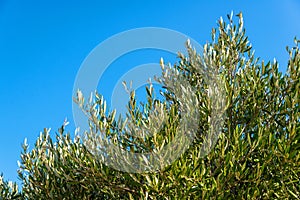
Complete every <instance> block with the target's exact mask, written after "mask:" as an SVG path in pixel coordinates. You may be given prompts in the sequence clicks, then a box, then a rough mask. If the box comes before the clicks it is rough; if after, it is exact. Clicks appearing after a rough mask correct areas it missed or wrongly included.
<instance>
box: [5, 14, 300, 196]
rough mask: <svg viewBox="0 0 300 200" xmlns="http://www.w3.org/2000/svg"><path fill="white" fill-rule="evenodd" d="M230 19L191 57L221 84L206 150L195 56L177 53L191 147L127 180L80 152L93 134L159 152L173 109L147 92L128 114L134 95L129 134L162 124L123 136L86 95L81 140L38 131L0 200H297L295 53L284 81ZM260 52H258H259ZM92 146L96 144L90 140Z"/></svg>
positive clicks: (295, 50)
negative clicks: (192, 108)
mask: <svg viewBox="0 0 300 200" xmlns="http://www.w3.org/2000/svg"><path fill="white" fill-rule="evenodd" d="M236 19H237V22H235V21H234V19H233V17H232V16H228V20H226V21H223V19H222V18H221V19H220V20H219V23H218V28H216V29H212V41H211V42H210V43H207V44H205V45H204V52H200V53H201V56H202V57H203V58H204V60H205V62H207V63H209V65H208V66H209V67H211V68H213V69H214V70H217V71H218V74H219V79H220V80H221V81H222V83H223V84H224V88H225V94H226V110H225V111H224V124H223V127H222V129H221V134H220V136H219V138H218V141H217V143H216V145H215V147H214V148H213V149H212V150H211V151H210V152H209V153H208V154H207V155H206V156H204V157H202V156H201V145H202V144H203V142H204V140H205V136H206V133H207V132H208V131H209V127H210V126H211V124H210V120H209V119H210V118H211V115H212V112H211V109H212V106H214V105H212V103H211V102H210V98H209V95H208V90H207V87H208V86H207V84H206V83H205V81H204V79H203V74H201V73H199V72H198V71H197V70H196V69H197V65H199V63H198V62H199V54H197V53H196V52H195V50H193V48H192V47H191V46H190V45H189V44H187V49H188V55H187V56H185V55H183V54H181V53H180V54H179V55H178V57H179V61H178V63H175V64H174V65H173V66H172V68H173V69H175V70H176V71H177V72H179V73H180V74H181V75H182V76H184V77H185V78H186V80H188V81H189V83H190V84H191V85H192V86H193V87H194V88H196V92H195V95H196V96H197V98H198V101H199V105H197V106H198V108H197V109H198V110H199V113H201V118H200V120H199V122H198V123H199V124H198V126H199V127H198V132H197V134H196V137H195V138H194V140H193V143H192V145H191V146H190V147H189V148H188V149H187V150H186V151H185V153H183V154H182V155H181V156H180V157H179V158H178V159H176V160H175V161H174V162H173V163H171V164H169V165H167V166H166V167H165V168H163V169H161V170H159V171H155V172H144V173H128V172H123V171H118V170H115V169H113V168H110V167H109V166H106V165H105V164H104V163H103V162H101V158H99V157H97V155H95V153H93V152H92V151H91V148H89V145H92V144H94V142H95V141H96V139H95V137H91V135H92V136H93V135H94V136H95V134H96V131H95V130H99V129H101V130H102V131H104V132H105V133H106V135H107V137H108V138H109V139H110V140H111V141H113V142H114V143H116V144H119V145H120V146H122V148H123V149H125V150H128V151H131V152H149V151H155V150H157V149H161V148H162V147H163V146H164V145H167V144H168V143H170V141H172V140H173V139H174V137H175V136H176V130H177V129H176V127H177V126H178V123H179V120H180V110H179V103H180V102H178V101H176V99H174V96H172V94H171V92H170V91H168V90H167V89H166V90H165V91H162V93H163V95H164V96H165V99H164V101H163V100H159V99H156V98H155V94H154V91H153V88H152V87H151V86H149V87H148V88H147V91H148V97H147V99H148V101H147V102H146V103H145V104H144V105H143V106H142V107H141V106H139V105H137V102H136V99H135V95H134V92H131V99H130V102H129V103H128V108H129V112H128V115H127V117H128V118H132V119H134V120H132V121H134V123H135V124H134V125H135V126H137V127H139V126H142V124H146V125H147V124H149V123H150V120H147V113H148V111H149V110H151V109H153V108H154V106H160V108H161V110H162V111H163V112H164V113H166V116H167V118H168V120H167V121H166V123H165V124H164V125H163V128H162V129H160V130H159V131H158V132H157V133H156V134H155V135H154V136H151V137H150V136H145V137H144V138H140V137H136V138H135V137H133V136H132V135H129V134H127V133H126V131H124V129H122V128H124V127H122V124H124V123H125V122H124V121H122V120H120V119H116V118H115V113H114V112H108V111H106V110H105V107H106V106H105V102H104V100H103V99H102V98H101V96H100V95H98V94H96V95H95V97H94V99H93V101H92V102H88V103H86V102H85V101H84V99H83V97H80V98H79V97H78V96H77V97H76V98H75V101H76V102H77V103H78V105H79V106H80V107H81V108H82V110H83V111H84V112H85V113H86V114H87V116H89V118H90V130H88V131H87V133H86V137H84V138H83V137H79V136H76V137H75V138H71V134H69V133H66V131H65V125H63V126H62V127H61V128H60V129H59V131H58V133H57V136H56V138H51V137H50V134H49V130H47V129H45V130H44V131H43V132H42V133H41V134H40V136H39V138H38V139H37V141H36V143H35V146H34V147H33V148H32V149H31V150H29V148H28V145H27V144H26V143H24V145H23V152H22V154H21V163H20V169H19V171H18V173H19V177H20V179H21V181H22V185H21V188H19V189H18V188H17V185H16V184H13V183H9V182H6V181H5V180H3V177H2V176H1V179H0V196H1V197H2V198H3V199H14V198H16V199H210V198H213V199H232V198H236V197H238V198H239V199H297V198H300V167H299V166H300V154H299V150H300V144H299V140H300V106H299V103H300V52H299V43H300V41H298V40H297V39H296V38H295V46H294V47H292V48H287V52H288V54H289V60H288V63H287V69H286V73H285V74H283V73H282V72H280V71H279V69H278V62H277V61H276V60H274V61H271V62H265V61H261V60H260V59H258V58H256V56H255V55H254V51H253V50H252V46H251V44H250V43H249V41H248V38H247V36H246V34H245V29H244V27H243V18H242V16H241V15H239V16H238V17H237V18H236ZM266 48H268V47H266ZM96 142H97V141H96Z"/></svg>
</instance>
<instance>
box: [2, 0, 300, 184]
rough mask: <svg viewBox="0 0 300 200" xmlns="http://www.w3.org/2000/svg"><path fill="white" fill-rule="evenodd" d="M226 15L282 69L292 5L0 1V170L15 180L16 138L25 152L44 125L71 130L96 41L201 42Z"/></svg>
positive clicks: (293, 18)
mask: <svg viewBox="0 0 300 200" xmlns="http://www.w3.org/2000/svg"><path fill="white" fill-rule="evenodd" d="M232 10H233V11H234V12H235V13H238V12H239V11H242V12H243V15H244V21H245V27H246V30H247V34H248V36H249V39H250V41H251V43H252V44H253V48H254V49H255V50H256V55H257V56H260V57H261V58H262V59H265V60H273V58H274V57H275V58H277V60H278V61H279V63H280V66H281V70H282V71H284V70H285V66H286V63H287V58H288V56H287V53H286V50H285V47H286V45H292V44H293V38H294V36H298V38H300V23H299V19H300V2H299V1H297V0H272V1H261V0H251V1H250V0H248V1H241V0H231V1H224V0H223V1H221V0H219V1H217V0H210V1H196V0H193V1H192V0H187V1H171V0H170V1H157V0H154V1H141V0H140V1H114V0H112V1H99V0H98V1H86V2H85V3H83V1H56V0H53V1H32V0H27V1H21V0H19V1H16V0H0V127H1V129H0V136H1V140H0V172H3V173H4V175H5V177H6V178H7V179H10V180H17V172H16V170H17V168H18V167H17V160H19V159H20V158H19V156H20V152H21V143H22V142H23V141H24V138H28V143H29V144H30V145H31V146H33V144H34V142H35V139H36V138H37V136H38V135H39V132H40V131H41V130H43V128H44V127H51V128H52V134H53V135H54V134H55V131H56V130H57V128H59V127H60V125H61V124H62V122H63V120H64V119H65V118H66V117H67V118H68V119H69V121H70V126H69V127H68V129H69V130H70V131H71V132H73V131H74V127H75V126H74V122H73V118H72V89H73V83H74V80H75V77H76V73H77V71H78V69H79V67H80V65H81V63H82V61H83V60H84V58H85V57H86V56H87V55H88V53H89V52H90V51H91V50H92V49H93V48H94V47H95V46H96V45H98V44H99V43H100V42H102V41H103V40H105V39H107V38H108V37H110V36H112V35H114V34H117V33H119V32H122V31H125V30H129V29H133V28H138V27H148V26H151V27H153V26H157V27H164V28H169V29H173V30H177V31H179V32H182V33H184V34H186V35H189V36H191V37H192V38H194V39H196V40H197V41H198V42H199V43H200V44H204V43H205V42H206V41H208V40H210V38H211V37H210V31H211V28H212V27H216V21H217V20H218V19H219V17H220V16H223V18H226V14H228V13H230V12H231V11H232ZM158 61H159V60H158V59H156V58H155V59H154V60H153V62H158ZM117 68H118V66H116V68H115V69H114V70H118V69H117ZM111 84H114V83H111ZM100 92H101V91H100ZM103 92H108V91H103Z"/></svg>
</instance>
